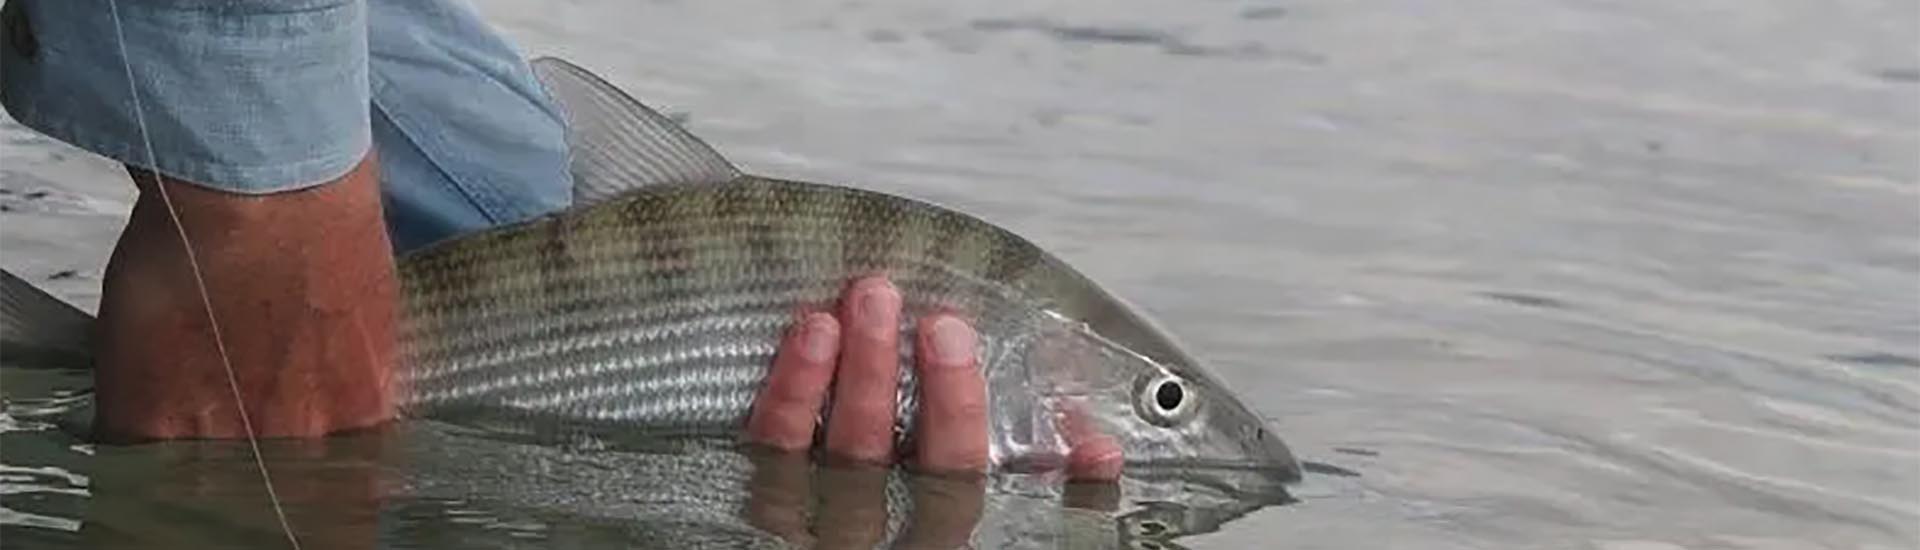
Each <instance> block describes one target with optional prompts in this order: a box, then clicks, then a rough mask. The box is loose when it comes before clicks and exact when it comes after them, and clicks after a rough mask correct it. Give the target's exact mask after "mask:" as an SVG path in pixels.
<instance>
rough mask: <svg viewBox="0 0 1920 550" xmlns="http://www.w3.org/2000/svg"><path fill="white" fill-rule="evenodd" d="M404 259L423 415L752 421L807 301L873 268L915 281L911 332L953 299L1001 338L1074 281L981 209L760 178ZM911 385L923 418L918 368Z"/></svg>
mask: <svg viewBox="0 0 1920 550" xmlns="http://www.w3.org/2000/svg"><path fill="white" fill-rule="evenodd" d="M400 271H401V278H402V281H403V285H404V288H405V291H406V306H405V307H406V308H407V311H406V314H405V315H403V318H404V319H405V322H404V323H403V327H402V341H403V344H404V350H405V354H406V360H407V363H408V365H409V368H408V369H407V370H406V371H405V376H404V380H403V381H404V383H406V384H407V387H408V388H409V394H410V395H409V398H408V399H407V400H406V403H405V405H406V409H407V410H408V412H409V413H410V414H414V415H422V416H433V417H436V418H443V419H449V420H453V421H458V419H459V418H461V417H463V416H468V417H473V418H478V419H484V420H486V421H488V424H489V425H490V426H492V427H495V428H502V427H504V429H508V430H510V431H525V432H529V433H539V432H543V431H546V430H553V429H560V430H575V429H582V428H584V429H589V430H611V431H616V432H618V433H623V434H633V433H641V434H663V433H664V434H686V435H713V434H728V433H736V432H737V430H738V429H739V427H740V424H741V423H742V422H743V421H744V419H745V415H746V412H747V410H748V408H749V407H750V406H751V402H752V397H753V394H754V392H755V391H757V389H758V387H759V384H760V382H761V380H763V379H764V377H765V374H766V370H767V368H768V366H769V365H771V364H772V361H773V353H774V351H775V348H776V346H777V343H778V341H779V338H780V336H781V334H782V333H783V331H785V330H786V329H787V327H788V326H789V325H790V324H791V323H792V322H793V320H794V319H795V317H796V314H797V312H798V311H802V310H806V309H830V308H832V307H833V306H834V301H835V300H836V299H837V297H838V294H839V292H840V290H841V288H842V286H841V285H843V284H844V283H845V282H846V281H848V280H850V279H852V278H854V277H856V276H859V275H863V274H868V273H875V272H882V273H886V274H887V275H888V278H889V279H890V280H891V281H892V282H893V283H894V285H895V286H896V287H898V288H899V289H900V290H901V293H902V295H903V297H904V298H905V299H906V302H907V309H908V312H907V315H906V319H904V320H903V323H902V327H901V329H902V331H903V338H902V341H903V342H906V343H909V344H910V343H911V342H912V338H911V327H912V324H911V320H912V319H913V318H916V317H918V316H920V315H924V314H926V313H929V312H933V311H940V310H951V311H957V312H959V313H961V314H963V315H966V316H968V317H969V318H970V319H972V320H973V321H974V323H975V325H976V328H977V329H978V330H979V331H980V333H981V336H982V339H983V342H984V345H985V346H987V347H991V346H993V345H996V343H998V342H1005V341H1009V340H1011V339H1018V338H1021V337H1023V336H1025V335H1027V334H1029V333H1030V332H1031V331H1032V330H1033V328H1032V327H1033V326H1034V325H1035V323H1036V320H1037V319H1039V318H1041V315H1040V311H1041V310H1042V309H1043V308H1045V307H1046V305H1047V304H1044V303H1041V302H1038V301H1036V300H1034V299H1033V298H1032V296H1033V295H1034V293H1033V290H1034V288H1033V283H1035V282H1036V281H1037V282H1042V283H1044V282H1047V281H1048V279H1049V278H1056V279H1057V278H1060V277H1061V273H1060V268H1059V265H1058V263H1057V262H1056V261H1054V260H1052V259H1051V258H1050V257H1048V256H1046V255H1045V254H1043V253H1041V252H1040V251H1039V250H1038V249H1036V248H1034V247H1033V246H1032V245H1031V244H1029V243H1027V242H1026V241H1024V240H1022V239H1020V238H1019V237H1017V236H1014V235H1012V234H1011V233H1007V232H1005V231H1002V230H999V229H998V228H995V227H993V226H991V225H989V224H986V223H984V222H981V221H978V220H975V219H972V218H969V217H966V216H964V215H960V214H957V213H953V212H950V211H946V210H943V209H939V208H937V207H933V206H930V205H926V204H922V203H918V202H914V201H911V200H907V199H901V198H897V197H891V196H887V195H881V194H876V193H868V192H862V191H857V190H852V189H846V188H840V187H832V186H824V185H817V184H802V183H796V182H785V181H777V180H767V179H759V178H741V179H739V180H736V181H735V182H732V183H728V184H721V185H703V186H663V187H655V188H647V189H642V190H639V191H635V192H632V193H630V194H628V195H623V196H619V197H615V198H612V199H609V200H607V201H604V202H601V203H598V204H594V205H589V206H586V207H582V208H576V209H572V210H568V211H566V212H563V213H560V214H557V215H554V216H550V217H546V218H542V219H538V220H534V221H530V222H526V223H522V224H517V225H512V226H506V227H501V228H497V229H494V230H489V231H487V232H484V233H481V234H478V235H474V236H471V237H467V238H462V239H459V240H456V241H453V242H449V243H445V244H443V245H439V246H435V247H430V248H428V249H425V250H422V251H420V252H416V253H414V254H412V255H409V256H407V257H405V258H403V259H402V260H401V265H400ZM903 347H904V348H907V349H903V351H902V355H903V358H907V359H910V358H911V349H910V348H911V346H910V345H908V346H903ZM989 357H991V356H989ZM909 364H910V363H909ZM986 367H987V368H988V369H989V372H988V376H989V377H992V376H993V372H995V370H996V369H998V368H1000V365H994V364H991V363H989V364H987V365H986ZM902 382H903V383H902V385H901V409H902V422H903V424H908V425H910V423H911V416H912V413H913V410H914V408H915V402H916V401H917V400H916V399H914V394H913V392H914V389H915V383H914V380H913V377H912V374H911V370H910V369H903V380H902ZM449 417H451V418H449ZM502 421H505V422H502Z"/></svg>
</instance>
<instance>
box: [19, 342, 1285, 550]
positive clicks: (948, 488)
mask: <svg viewBox="0 0 1920 550" xmlns="http://www.w3.org/2000/svg"><path fill="white" fill-rule="evenodd" d="M11 374H18V373H17V372H14V373H11ZM18 379H19V378H17V377H16V378H10V381H12V380H18ZM19 389H21V387H20V386H14V387H11V388H9V395H8V407H7V409H6V411H7V413H8V415H7V416H6V418H7V420H8V422H9V424H10V425H11V426H14V427H15V428H18V427H20V426H39V427H40V428H44V429H33V430H25V431H22V430H12V431H5V432H0V437H8V438H9V439H7V440H6V442H7V443H8V444H9V446H8V447H7V450H8V456H7V459H8V462H9V463H16V462H18V463H33V464H42V465H45V464H47V463H48V462H53V463H55V464H54V465H47V466H40V467H44V468H59V469H62V471H67V472H72V474H70V475H71V476H73V477H74V478H75V479H76V481H75V485H77V486H78V487H80V489H79V490H77V491H76V492H78V493H80V494H81V495H82V496H81V497H79V498H70V499H60V500H44V499H42V500H36V499H23V498H19V497H18V496H15V495H9V496H8V500H7V502H6V505H7V507H8V509H9V510H11V512H10V513H13V514H16V515H19V514H41V515H45V516H47V517H54V518H59V517H62V516H66V517H77V518H79V519H80V520H81V521H79V522H78V524H77V529H76V528H73V526H69V527H68V528H65V529H63V528H59V527H58V526H52V527H49V526H33V525H29V524H25V523H24V522H19V523H11V524H8V525H6V527H5V529H6V530H5V532H4V533H0V536H4V537H5V538H6V540H7V541H8V545H9V547H14V545H16V544H19V545H22V546H20V547H33V548H196V549H199V548H206V549H221V548H279V547H285V546H286V535H285V533H284V532H283V531H282V530H281V528H280V527H279V524H278V522H277V521H276V520H275V518H274V516H273V510H272V508H271V506H270V501H269V500H268V498H267V496H266V493H265V490H264V487H263V485H262V484H261V480H260V476H259V472H258V470H257V469H256V467H255V466H254V464H253V459H252V456H251V454H250V453H249V451H248V450H247V447H246V444H245V443H242V442H232V441H174V442H164V443H154V444H147V445H136V446H99V447H84V446H79V445H76V444H77V443H79V441H80V439H79V438H76V437H74V436H72V435H70V434H71V432H67V431H63V430H59V429H52V428H51V426H53V425H55V424H56V422H52V421H51V420H54V419H56V418H57V417H61V416H64V417H69V418H72V417H80V416H84V412H85V408H84V407H79V408H74V407H51V408H50V407H46V406H45V404H46V401H45V400H36V399H31V398H29V399H22V398H21V397H22V396H21V395H20V394H19V393H15V392H14V390H19ZM69 402H71V400H69ZM22 435H28V436H31V439H28V438H21V437H19V436H22ZM49 441H63V442H65V443H66V444H65V445H63V446H56V447H45V448H40V447H35V446H33V445H32V444H31V443H29V444H28V445H25V446H22V445H13V444H14V443H21V442H49ZM678 447H679V448H678V450H676V451H674V452H660V453H637V452H630V451H605V450H582V449H570V448H560V447H554V446H543V445H528V444H523V443H517V442H511V441H502V440H499V439H494V438H490V437H485V436H481V435H477V434H475V433H472V432H468V431H464V430H461V429H459V428H456V427H452V426H449V425H444V424H438V423H433V422H416V423H408V424H404V425H398V426H394V427H391V428H389V429H385V430H378V431H369V432H365V433H359V434H352V435H347V436H341V437H334V438H328V439H322V440H264V441H261V450H262V452H263V455H264V458H265V459H266V461H267V463H268V465H269V468H270V469H271V472H272V474H273V476H274V487H275V489H277V492H278V496H279V498H280V501H281V503H282V504H283V505H284V507H285V510H286V513H287V516H288V519H289V521H290V523H291V524H292V525H293V529H294V531H295V533H297V534H298V535H299V537H300V541H301V543H303V545H304V546H305V547H308V548H501V549H507V548H549V547H555V546H561V547H622V548H661V549H667V548H672V549H679V548H876V547H878V548H912V549H945V548H961V547H976V548H1073V549H1087V550H1095V549H1120V548H1130V549H1132V548H1180V546H1179V545H1178V544H1177V543H1175V541H1176V540H1177V539H1179V538H1181V537H1185V536H1190V535H1195V534H1203V533H1209V532H1213V531H1216V530H1218V529H1219V528H1220V527H1221V525H1222V524H1224V523H1226V522H1228V521H1231V520H1233V519H1235V518H1238V517H1241V516H1243V515H1245V514H1247V513H1248V512H1251V511H1253V510H1255V509H1258V508H1262V507H1265V506H1269V505H1273V504H1279V503H1283V502H1287V499H1286V497H1285V495H1273V494H1267V495H1263V496H1258V495H1226V494H1224V493H1221V492H1220V491H1217V490H1193V491H1185V492H1183V491H1182V489H1181V485H1182V482H1181V481H1179V480H1180V479H1182V476H1181V475H1180V474H1179V472H1175V471H1150V470H1142V471H1140V472H1137V473H1138V474H1139V475H1133V476H1131V477H1129V478H1128V479H1126V480H1124V481H1123V482H1122V483H1119V484H1088V483H1064V482H1063V480H1062V479H1061V478H1060V477H1059V475H1058V473H1057V472H1049V473H1028V474H996V475H993V476H986V477H950V476H935V475H918V474H914V473H911V472H908V471H906V470H903V469H879V468H871V467H860V466H845V465H839V464H835V463H832V462H830V461H829V462H821V461H815V460H812V459H811V458H810V457H807V456H803V455H794V454H785V453H777V452H770V451H764V450H758V449H752V448H743V447H740V446H737V445H735V444H734V443H733V442H731V441H713V440H705V441H692V442H688V443H687V444H685V445H680V446H678ZM81 449H86V450H89V451H90V452H91V453H92V454H91V455H88V454H86V453H82V452H78V450H81ZM1207 477H1209V478H1210V479H1223V478H1221V477H1219V476H1207ZM1225 479H1230V478H1225ZM36 483H37V482H36ZM1213 488H1214V487H1209V489H1213ZM1183 495H1185V496H1191V497H1193V498H1189V499H1183V498H1182V497H1183ZM1142 496H1150V497H1151V500H1148V499H1144V498H1142ZM1229 496H1231V497H1232V498H1226V497H1229Z"/></svg>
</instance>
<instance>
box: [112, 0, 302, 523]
mask: <svg viewBox="0 0 1920 550" xmlns="http://www.w3.org/2000/svg"><path fill="white" fill-rule="evenodd" d="M107 10H108V13H109V14H111V15H112V17H113V36H114V40H115V42H116V43H118V45H119V46H120V66H121V67H124V68H125V69H126V72H127V93H128V95H129V96H131V98H132V100H133V120H134V122H135V123H136V124H137V125H139V127H140V142H141V143H142V144H143V145H144V146H145V149H146V153H147V174H149V175H151V176H152V177H153V188H154V189H157V190H159V191H160V202H161V204H164V205H166V207H167V218H168V219H171V220H172V221H173V228H174V230H175V231H176V232H178V233H179V234H180V246H181V248H184V249H186V252H187V267H188V268H190V269H191V270H192V273H193V284H194V287H195V288H196V289H198V290H199V291H200V305H201V306H204V307H205V308H206V310H207V327H208V328H209V329H210V331H211V332H212V333H213V345H214V347H215V348H216V349H218V350H219V351H220V365H221V366H223V367H226V370H227V388H228V389H230V390H233V404H234V408H235V409H236V410H238V411H239V413H240V426H241V427H242V428H244V429H245V430H246V431H247V445H248V447H249V448H251V449H252V450H253V464H254V465H255V466H257V467H259V469H260V481H261V483H262V484H264V485H266V487H267V501H268V502H269V503H271V504H272V505H273V516H274V517H275V518H277V519H279V520H280V530H281V531H282V532H285V533H286V534H287V544H288V545H291V546H292V547H293V548H294V550H300V538H299V537H297V536H295V535H294V534H293V525H292V524H291V523H288V522H287V512H286V510H285V509H284V508H282V507H281V505H280V494H279V493H278V492H276V491H274V489H273V474H271V473H268V471H267V460H266V458H265V457H264V456H263V455H261V453H260V438H259V437H258V436H256V435H255V434H254V431H253V419H252V418H250V417H248V416H247V405H246V402H245V401H243V400H242V399H241V397H240V379H239V377H237V376H235V375H234V373H233V359H232V358H230V357H228V356H227V343H226V340H225V339H224V338H221V336H220V321H219V319H217V318H216V317H215V316H214V314H213V299H212V298H209V297H208V296H209V295H208V293H207V281H206V279H205V278H203V277H201V275H200V260H199V258H198V256H197V255H195V254H194V252H193V242H192V241H190V240H188V239H187V227H186V225H185V224H182V223H180V212H179V211H178V210H175V209H174V207H173V197H171V196H169V195H168V194H167V186H166V184H165V183H164V182H162V181H160V166H159V158H158V156H157V155H155V154H154V152H153V138H152V136H150V135H148V134H147V117H146V113H144V112H143V111H142V110H141V108H140V87H139V86H138V85H136V84H135V83H134V79H133V60H132V58H131V57H129V56H128V55H127V34H126V31H125V30H123V29H121V25H120V2H119V0H107Z"/></svg>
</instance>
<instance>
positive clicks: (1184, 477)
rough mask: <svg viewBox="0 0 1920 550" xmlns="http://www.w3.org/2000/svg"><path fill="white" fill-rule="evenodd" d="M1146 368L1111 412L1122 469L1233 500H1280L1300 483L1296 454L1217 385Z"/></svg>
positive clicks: (1188, 372)
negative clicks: (1115, 413) (1168, 476)
mask: <svg viewBox="0 0 1920 550" xmlns="http://www.w3.org/2000/svg"><path fill="white" fill-rule="evenodd" d="M1136 360H1137V361H1143V362H1145V363H1147V365H1145V366H1144V368H1138V369H1137V370H1138V371H1139V372H1138V373H1137V374H1135V375H1134V376H1133V379H1132V380H1131V381H1129V383H1128V384H1126V386H1125V387H1124V394H1123V395H1117V396H1114V398H1115V399H1124V400H1125V403H1124V405H1123V406H1120V407H1116V408H1118V409H1120V410H1121V412H1123V413H1124V415H1125V416H1121V417H1119V419H1120V420H1121V422H1124V424H1125V425H1124V426H1123V428H1124V429H1117V430H1114V431H1115V432H1116V433H1118V434H1122V435H1119V436H1118V437H1120V439H1121V441H1122V446H1123V447H1124V449H1125V453H1126V465H1127V470H1129V471H1134V472H1135V473H1136V474H1137V475H1135V476H1134V477H1135V478H1140V479H1144V478H1147V477H1151V474H1150V472H1161V471H1172V472H1178V473H1179V475H1180V476H1181V482H1182V484H1184V485H1186V486H1187V487H1186V488H1185V489H1186V490H1189V491H1191V490H1194V489H1200V488H1204V489H1209V490H1210V492H1212V493H1215V494H1219V495H1221V496H1231V497H1233V498H1236V499H1240V498H1248V497H1249V496H1251V495H1272V494H1284V493H1285V490H1286V486H1287V485H1290V484H1293V483H1295V482H1298V481H1300V464H1299V462H1298V461H1297V460H1296V459H1295V458H1294V456H1293V451H1292V450H1291V449H1289V448H1288V447H1287V444H1286V442H1284V441H1282V440H1281V439H1280V436H1279V435H1278V434H1276V433H1275V432H1274V431H1273V429H1272V428H1270V427H1269V426H1268V425H1267V422H1266V421H1265V420H1264V419H1262V418H1261V417H1260V416H1259V415H1258V414H1255V413H1254V412H1253V411H1252V409H1250V408H1249V407H1247V405H1246V404H1245V403H1243V402H1242V401H1241V400H1240V397H1239V396H1238V395H1237V394H1236V393H1235V392H1234V391H1232V390H1231V389H1229V388H1228V386H1227V385H1226V384H1224V383H1222V382H1221V381H1220V379H1218V378H1215V377H1213V376H1210V375H1208V374H1207V373H1206V372H1205V371H1204V370H1201V369H1199V368H1198V367H1196V366H1193V365H1187V364H1177V363H1163V362H1161V361H1157V360H1155V359H1152V358H1147V357H1144V356H1142V357H1140V358H1139V359H1136Z"/></svg>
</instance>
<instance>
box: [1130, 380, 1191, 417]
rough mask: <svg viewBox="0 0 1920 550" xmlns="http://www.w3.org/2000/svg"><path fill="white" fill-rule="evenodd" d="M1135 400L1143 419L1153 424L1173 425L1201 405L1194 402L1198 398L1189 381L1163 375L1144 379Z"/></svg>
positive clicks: (1136, 407) (1135, 406) (1135, 405)
mask: <svg viewBox="0 0 1920 550" xmlns="http://www.w3.org/2000/svg"><path fill="white" fill-rule="evenodd" d="M1138 395H1139V396H1138V397H1137V398H1136V399H1135V400H1134V408H1135V409H1136V410H1137V411H1138V413H1139V414H1140V417H1141V418H1144V419H1146V420H1147V422H1150V423H1152V424H1154V425H1157V426H1161V427H1172V426H1173V425H1174V424H1178V423H1180V422H1181V421H1184V420H1186V419H1187V418H1188V417H1190V416H1192V415H1193V411H1194V410H1195V409H1196V408H1198V407H1197V406H1196V405H1195V403H1194V401H1195V400H1196V399H1197V398H1198V397H1199V396H1197V395H1195V394H1194V392H1193V387H1192V386H1191V385H1189V384H1187V381H1186V380H1182V379H1180V378H1178V377H1174V376H1167V375H1160V376H1152V377H1147V378H1145V379H1143V380H1142V383H1141V384H1140V386H1139V389H1138Z"/></svg>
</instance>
